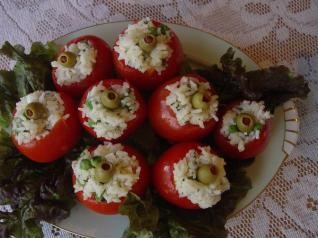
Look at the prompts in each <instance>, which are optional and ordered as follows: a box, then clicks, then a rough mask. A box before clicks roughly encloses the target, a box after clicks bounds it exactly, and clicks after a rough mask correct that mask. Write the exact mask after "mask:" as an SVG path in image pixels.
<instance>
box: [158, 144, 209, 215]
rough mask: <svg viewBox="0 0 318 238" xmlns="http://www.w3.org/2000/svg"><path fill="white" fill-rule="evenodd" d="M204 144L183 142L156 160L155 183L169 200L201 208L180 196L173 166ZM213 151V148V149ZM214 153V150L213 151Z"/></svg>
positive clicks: (192, 207) (185, 206) (177, 204)
mask: <svg viewBox="0 0 318 238" xmlns="http://www.w3.org/2000/svg"><path fill="white" fill-rule="evenodd" d="M200 146H202V145H201V144H200V143H198V142H182V143H179V144H175V145H173V146H172V147H170V148H169V149H168V150H167V151H165V152H164V153H163V154H162V155H161V156H160V158H159V160H157V161H156V163H155V165H154V168H153V185H154V187H155V189H156V190H157V192H158V193H159V194H160V196H161V197H163V198H164V199H165V200H167V201H168V202H170V203H172V204H174V205H176V206H178V207H182V208H186V209H199V208H200V207H199V206H198V205H197V204H193V203H192V202H191V201H190V200H189V199H188V198H186V197H182V198H181V197H180V196H179V193H178V191H177V189H176V187H175V183H174V176H173V166H174V164H175V163H178V161H180V160H182V159H184V157H185V156H186V154H187V153H188V151H189V150H193V149H194V150H198V151H199V147H200ZM211 151H212V150H211ZM212 152H213V153H214V151H212Z"/></svg>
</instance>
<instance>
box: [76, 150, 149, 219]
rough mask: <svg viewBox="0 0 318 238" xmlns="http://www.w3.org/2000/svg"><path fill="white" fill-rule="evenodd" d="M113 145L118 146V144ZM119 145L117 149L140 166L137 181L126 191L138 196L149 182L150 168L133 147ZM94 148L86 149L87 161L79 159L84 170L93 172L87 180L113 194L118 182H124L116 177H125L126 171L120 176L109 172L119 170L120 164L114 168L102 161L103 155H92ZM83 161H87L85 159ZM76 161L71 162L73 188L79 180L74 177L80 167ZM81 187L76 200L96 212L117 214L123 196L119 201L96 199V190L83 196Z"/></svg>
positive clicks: (123, 198) (134, 169)
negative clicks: (106, 188) (107, 188)
mask: <svg viewBox="0 0 318 238" xmlns="http://www.w3.org/2000/svg"><path fill="white" fill-rule="evenodd" d="M100 146H106V145H100ZM108 146H111V147H112V146H114V145H111V144H108ZM115 146H118V144H117V145H115ZM120 146H122V148H120V149H119V150H121V151H123V152H126V153H127V154H128V156H130V157H134V158H135V159H136V161H137V164H138V166H139V168H140V172H139V176H138V178H137V181H135V182H134V184H133V185H132V187H131V189H130V190H129V191H127V193H128V192H132V193H134V194H136V195H138V196H142V195H143V194H144V192H145V191H146V189H147V187H148V185H149V183H150V168H149V166H148V164H147V162H146V160H145V159H144V157H143V156H142V155H141V154H140V153H139V152H138V151H137V150H135V149H134V148H132V147H130V146H127V145H120ZM97 148H98V147H97ZM95 150H96V148H90V149H89V150H88V153H89V154H90V155H89V159H88V160H89V161H88V162H89V163H83V162H82V161H83V159H82V160H81V163H83V164H84V165H83V168H84V169H86V170H88V169H90V170H91V171H90V173H89V174H90V175H92V174H93V177H89V178H87V181H90V182H91V183H100V184H103V185H104V186H106V187H107V186H108V187H109V189H111V194H112V195H113V194H114V193H115V191H114V190H115V189H116V186H118V184H119V183H123V184H124V182H123V181H120V180H118V178H119V179H120V178H122V179H125V176H128V172H127V171H124V172H123V173H124V174H123V176H120V175H118V176H116V175H115V174H114V173H113V172H111V170H113V171H116V172H115V173H118V171H120V169H119V168H120V164H117V165H116V168H114V167H113V166H114V165H111V164H110V163H109V162H107V161H106V160H105V161H104V159H105V156H101V155H98V156H96V155H94V151H95ZM111 150H112V151H117V149H114V147H113V148H112V149H111ZM104 152H105V150H104ZM108 153H111V152H109V150H108ZM121 153H122V152H121ZM117 155H118V154H117ZM115 156H116V155H112V157H113V158H114V157H115ZM98 158H99V161H97V162H96V161H95V160H96V159H98ZM116 159H117V158H116ZM124 159H125V160H127V159H130V158H129V157H128V158H124ZM84 160H85V159H84ZM86 160H87V159H86ZM94 161H95V162H94ZM85 162H87V161H85ZM76 163H78V162H73V164H72V167H73V185H74V186H75V188H76V183H77V182H78V181H79V180H78V179H77V177H76V173H78V169H80V167H82V165H81V164H79V165H78V166H76ZM92 164H93V165H92ZM87 166H88V167H87ZM85 167H86V168H85ZM125 168H126V170H127V169H128V170H129V169H130V168H127V166H126V167H125ZM125 168H124V167H122V169H123V170H125ZM132 170H133V172H134V173H136V168H133V169H132ZM90 175H89V176H90ZM116 179H117V180H118V181H114V182H113V180H116ZM126 182H127V181H126ZM127 183H128V182H127ZM80 186H81V185H80ZM96 186H98V185H96ZM123 186H124V185H123ZM81 188H82V189H78V190H79V191H77V192H76V198H77V199H78V201H79V202H81V203H82V204H83V205H84V206H85V207H87V208H89V209H91V210H93V211H95V212H97V213H100V214H105V215H112V214H117V213H118V209H119V206H120V205H121V204H122V203H123V202H124V200H125V196H124V197H120V198H119V200H120V201H119V202H107V201H105V200H104V199H103V198H100V199H99V200H97V199H96V192H93V193H92V196H91V197H88V198H85V197H84V194H83V187H81ZM122 189H125V188H123V187H122V188H121V190H122ZM105 193H106V195H105V196H108V195H107V191H106V190H105V192H104V194H105ZM126 195H127V194H126Z"/></svg>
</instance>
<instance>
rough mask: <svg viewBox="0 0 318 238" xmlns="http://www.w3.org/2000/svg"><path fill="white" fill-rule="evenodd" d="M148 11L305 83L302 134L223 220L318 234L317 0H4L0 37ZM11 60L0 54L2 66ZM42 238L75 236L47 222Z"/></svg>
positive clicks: (41, 35) (249, 233)
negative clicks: (263, 183) (262, 184)
mask: <svg viewBox="0 0 318 238" xmlns="http://www.w3.org/2000/svg"><path fill="white" fill-rule="evenodd" d="M144 16H149V17H151V18H155V19H158V20H161V21H166V22H173V23H181V24H185V25H189V26H193V27H196V28H199V29H203V30H205V31H208V32H211V33H213V34H215V35H217V36H220V37H221V38H223V39H225V40H227V41H230V42H232V43H233V44H234V45H236V46H238V47H239V48H241V49H242V50H243V51H244V52H246V53H248V54H249V55H250V56H251V57H252V58H253V59H254V60H255V61H256V62H258V63H259V64H260V65H261V66H269V65H272V64H285V65H288V66H289V67H291V68H292V69H294V70H295V71H297V72H298V73H300V74H303V75H304V76H305V77H306V78H307V79H308V80H309V82H310V88H311V93H310V95H309V97H308V99H307V100H305V101H302V102H298V110H299V113H300V117H301V130H300V138H299V141H298V144H297V147H296V148H295V149H294V151H293V153H292V155H291V156H290V157H289V158H288V159H287V160H285V162H284V164H283V166H282V167H281V168H280V169H279V171H278V173H277V175H276V177H275V178H274V179H273V181H272V182H271V184H270V185H269V186H268V187H267V189H266V190H265V191H264V192H263V193H262V194H261V196H259V197H258V198H257V199H256V200H255V201H254V202H253V203H252V204H251V205H250V206H248V207H247V208H246V209H245V210H243V211H242V212H240V213H239V215H237V216H235V217H233V218H231V219H230V220H228V222H227V224H226V228H227V229H228V231H229V237H238V238H242V237H318V159H317V157H318V123H317V120H318V93H317V91H318V1H317V0H214V1H208V0H202V1H196V0H187V1H184V0H175V1H163V0H140V1H137V0H117V1H111V0H109V1H101V0H72V1H70V0H55V1H48V0H37V1H36V0H1V1H0V30H1V31H0V32H1V33H0V44H2V43H3V42H4V41H5V40H8V41H10V42H11V43H21V44H23V45H26V46H29V45H30V42H32V41H47V40H52V39H55V38H57V37H59V36H61V35H64V34H66V33H68V32H71V31H74V30H77V29H81V28H83V27H87V26H92V25H95V24H98V23H106V22H114V21H119V20H125V19H138V18H141V17H144ZM8 64H9V62H8V61H7V60H6V59H4V58H1V59H0V68H3V67H6V66H8ZM43 230H44V233H45V237H74V236H72V235H69V234H66V233H64V232H62V231H60V230H58V229H57V228H53V227H51V226H50V225H48V224H44V226H43Z"/></svg>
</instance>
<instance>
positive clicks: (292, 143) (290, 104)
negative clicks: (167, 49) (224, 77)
mask: <svg viewBox="0 0 318 238" xmlns="http://www.w3.org/2000/svg"><path fill="white" fill-rule="evenodd" d="M130 22H132V20H129V19H128V20H121V21H113V22H104V23H98V24H93V25H90V26H86V27H83V28H80V29H77V30H74V31H71V32H68V33H66V34H64V35H62V36H59V37H57V38H55V39H53V40H51V41H53V42H55V41H58V40H60V39H61V38H64V37H66V36H67V35H70V34H73V33H76V32H78V31H81V30H85V29H88V28H91V27H96V26H101V25H109V24H113V23H127V24H129V23H130ZM161 22H162V23H165V24H170V25H176V26H182V27H186V28H190V29H193V30H196V31H199V32H203V33H206V34H208V35H211V36H212V37H215V38H217V39H219V40H221V41H224V42H226V43H227V44H229V45H230V46H231V47H234V48H236V49H239V50H240V51H241V53H243V54H245V55H246V56H247V57H248V58H249V59H251V60H252V61H253V62H254V63H255V64H256V65H257V66H258V67H259V68H260V69H263V67H262V66H261V65H260V64H259V63H257V62H255V60H254V59H253V57H251V56H250V55H249V54H248V53H246V52H245V51H244V50H243V49H242V48H240V47H238V46H236V45H235V44H233V43H232V42H230V41H228V40H226V39H223V38H222V37H220V36H217V35H215V34H214V33H211V32H208V31H206V30H203V29H199V28H196V27H193V26H189V25H186V24H183V23H172V22H165V21H161ZM185 56H186V57H187V55H185ZM189 59H190V60H193V61H195V62H196V63H199V64H201V65H204V66H207V65H206V64H205V63H203V62H202V61H200V60H199V59H192V58H189ZM282 108H283V115H284V122H285V123H284V140H283V145H282V148H281V149H282V151H283V153H284V154H285V157H284V158H283V159H282V162H281V163H280V165H279V166H278V168H277V170H276V171H275V173H274V175H273V177H272V178H271V179H270V181H269V182H268V183H267V184H266V186H265V187H264V188H263V189H262V190H261V191H260V192H259V193H258V194H257V195H256V196H255V197H254V198H253V199H252V200H251V201H250V202H248V203H247V204H246V205H244V206H243V207H241V208H240V209H239V210H237V211H235V212H234V213H233V214H230V215H229V216H228V217H227V218H226V219H227V220H228V219H230V218H234V217H237V216H238V215H239V214H240V213H241V212H242V211H243V210H245V209H246V208H247V207H249V206H250V205H251V204H252V203H253V202H254V201H255V200H257V199H258V198H259V197H260V195H261V194H263V192H264V191H265V190H266V189H267V188H268V187H269V186H270V185H271V184H272V182H273V180H274V178H275V177H276V175H277V173H278V172H279V170H280V169H281V167H282V165H283V164H284V162H285V161H286V160H287V158H288V157H289V156H290V154H291V152H292V151H293V150H294V148H295V147H296V145H297V141H298V138H299V131H300V128H299V127H300V118H299V114H298V110H297V106H296V104H295V101H294V99H290V100H288V101H287V102H285V103H284V104H283V105H282ZM289 111H294V113H295V115H294V117H293V118H288V117H287V113H288V112H289ZM287 122H291V123H293V125H294V127H296V129H295V130H290V129H286V123H287ZM288 132H289V133H293V134H294V137H293V138H289V137H288ZM285 143H287V144H289V147H288V149H286V148H285V147H287V146H285ZM47 223H48V224H50V225H52V226H53V227H55V228H58V229H59V230H62V231H65V232H67V233H70V234H72V235H77V236H80V237H82V238H96V237H94V236H87V235H83V234H79V233H77V232H75V231H71V230H68V229H66V228H63V227H60V226H59V225H57V224H56V223H54V222H47Z"/></svg>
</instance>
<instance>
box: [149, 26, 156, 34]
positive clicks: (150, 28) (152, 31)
mask: <svg viewBox="0 0 318 238" xmlns="http://www.w3.org/2000/svg"><path fill="white" fill-rule="evenodd" d="M148 31H149V33H150V34H151V35H154V36H157V35H158V31H157V28H156V27H148Z"/></svg>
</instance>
